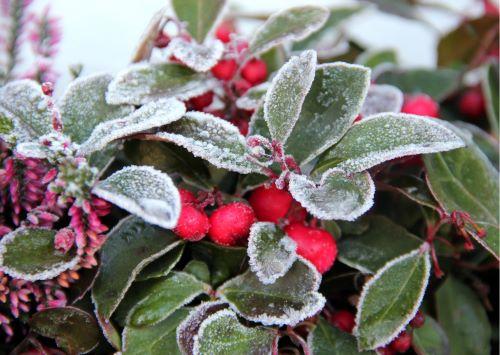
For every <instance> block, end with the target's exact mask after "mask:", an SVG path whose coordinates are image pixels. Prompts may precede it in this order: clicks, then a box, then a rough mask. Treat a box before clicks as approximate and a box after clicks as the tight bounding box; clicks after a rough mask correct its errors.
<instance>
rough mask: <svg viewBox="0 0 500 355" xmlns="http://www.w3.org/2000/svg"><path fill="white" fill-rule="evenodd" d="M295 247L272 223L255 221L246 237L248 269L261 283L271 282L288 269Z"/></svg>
mask: <svg viewBox="0 0 500 355" xmlns="http://www.w3.org/2000/svg"><path fill="white" fill-rule="evenodd" d="M296 248H297V245H296V243H295V242H294V241H293V240H292V239H290V238H289V237H288V236H287V235H286V234H285V233H283V232H282V231H281V230H280V229H279V228H278V227H277V226H276V225H275V224H274V223H268V222H258V223H255V224H254V225H253V226H252V228H251V229H250V237H249V239H248V249H247V253H248V257H249V264H250V269H251V270H252V271H253V272H254V273H255V274H256V275H257V277H258V278H259V280H260V281H261V282H262V283H263V284H272V283H273V282H274V281H276V279H278V278H280V277H282V276H283V275H285V274H286V273H287V271H288V270H289V269H290V267H291V266H292V264H293V263H294V261H295V259H296V258H297V254H296V252H295V250H296Z"/></svg>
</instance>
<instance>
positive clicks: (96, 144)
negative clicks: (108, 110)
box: [78, 99, 186, 155]
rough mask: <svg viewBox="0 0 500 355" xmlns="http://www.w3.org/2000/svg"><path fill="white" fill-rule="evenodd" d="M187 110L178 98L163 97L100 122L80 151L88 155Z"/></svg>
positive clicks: (161, 123) (163, 122) (178, 116)
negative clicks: (123, 115)
mask: <svg viewBox="0 0 500 355" xmlns="http://www.w3.org/2000/svg"><path fill="white" fill-rule="evenodd" d="M185 112H186V106H184V104H183V103H182V102H180V101H179V100H177V99H162V100H158V101H155V102H151V103H149V104H146V105H144V106H142V107H141V108H140V109H138V110H137V111H135V112H133V113H132V114H130V115H128V116H127V117H124V118H119V119H116V120H110V121H106V122H103V123H100V124H98V125H97V126H96V127H95V128H94V130H93V131H92V134H91V135H90V137H89V138H88V139H87V140H86V141H85V142H84V143H83V144H82V145H81V147H80V149H79V150H78V153H79V154H81V155H88V154H90V153H92V152H95V151H98V150H101V149H102V148H104V147H105V146H106V145H107V144H108V143H111V142H112V141H115V140H117V139H120V138H125V137H127V136H131V135H133V134H136V133H140V132H144V131H146V130H148V129H152V128H157V127H161V126H164V125H166V124H168V123H171V122H173V121H176V120H178V119H180V118H181V117H182V115H183V114H184V113H185Z"/></svg>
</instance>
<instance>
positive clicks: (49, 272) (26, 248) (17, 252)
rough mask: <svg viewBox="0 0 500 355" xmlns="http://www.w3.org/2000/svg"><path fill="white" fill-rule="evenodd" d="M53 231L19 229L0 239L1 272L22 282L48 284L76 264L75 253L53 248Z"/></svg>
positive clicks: (76, 257) (54, 233) (54, 232)
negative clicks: (38, 281) (45, 282)
mask: <svg viewBox="0 0 500 355" xmlns="http://www.w3.org/2000/svg"><path fill="white" fill-rule="evenodd" d="M56 232H57V231H55V230H50V229H44V228H31V227H30V228H28V227H20V228H18V229H16V230H14V231H12V232H10V233H8V234H6V235H4V236H3V237H2V239H0V268H1V270H2V271H3V272H5V273H6V274H8V275H10V276H12V277H14V278H18V279H23V280H28V281H37V280H48V279H51V278H54V277H56V276H58V275H59V274H60V273H62V272H63V271H66V270H68V269H71V268H72V267H74V266H75V265H76V264H77V263H78V260H79V258H78V256H75V255H74V253H71V252H68V253H66V254H65V253H62V252H60V251H58V250H57V249H56V248H55V247H54V239H55V235H56Z"/></svg>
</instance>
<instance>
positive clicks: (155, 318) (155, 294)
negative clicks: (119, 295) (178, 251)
mask: <svg viewBox="0 0 500 355" xmlns="http://www.w3.org/2000/svg"><path fill="white" fill-rule="evenodd" d="M147 291H148V292H147V295H146V296H145V297H143V298H141V299H140V300H139V302H138V303H137V304H136V305H135V306H133V307H132V309H131V310H130V312H129V314H128V317H127V324H128V325H131V326H135V327H143V326H149V325H154V324H156V323H158V322H161V321H162V320H164V319H165V318H167V317H168V316H169V315H171V314H172V313H173V312H174V311H175V310H177V309H179V308H180V307H182V306H184V305H186V304H188V303H189V302H191V301H192V300H193V299H194V298H195V297H197V296H199V295H200V294H202V293H208V292H209V291H210V286H208V285H207V284H205V283H203V282H201V281H199V280H197V279H196V278H195V277H194V276H192V275H190V274H187V273H185V272H179V271H175V272H172V273H171V274H169V275H168V276H167V277H166V278H164V279H159V280H157V281H154V282H153V283H151V284H150V285H149V286H148V287H147Z"/></svg>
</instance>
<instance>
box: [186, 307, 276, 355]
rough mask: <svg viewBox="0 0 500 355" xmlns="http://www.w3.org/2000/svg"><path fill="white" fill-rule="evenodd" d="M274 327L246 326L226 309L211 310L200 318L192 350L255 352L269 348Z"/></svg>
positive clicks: (229, 353)
mask: <svg viewBox="0 0 500 355" xmlns="http://www.w3.org/2000/svg"><path fill="white" fill-rule="evenodd" d="M276 336H277V334H276V331H275V330H273V329H269V328H264V327H252V328H250V327H246V326H244V325H242V324H241V323H240V322H239V321H238V318H237V317H236V314H234V312H232V311H231V310H229V309H224V310H221V311H219V312H217V313H215V314H212V315H211V316H209V317H208V318H207V319H205V320H204V321H203V323H202V324H201V326H200V330H199V332H198V335H197V336H196V338H195V341H194V349H193V353H194V354H200V355H201V354H203V355H209V354H220V355H233V354H255V355H265V354H269V353H270V352H271V347H272V344H273V341H274V338H275V337H276Z"/></svg>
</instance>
